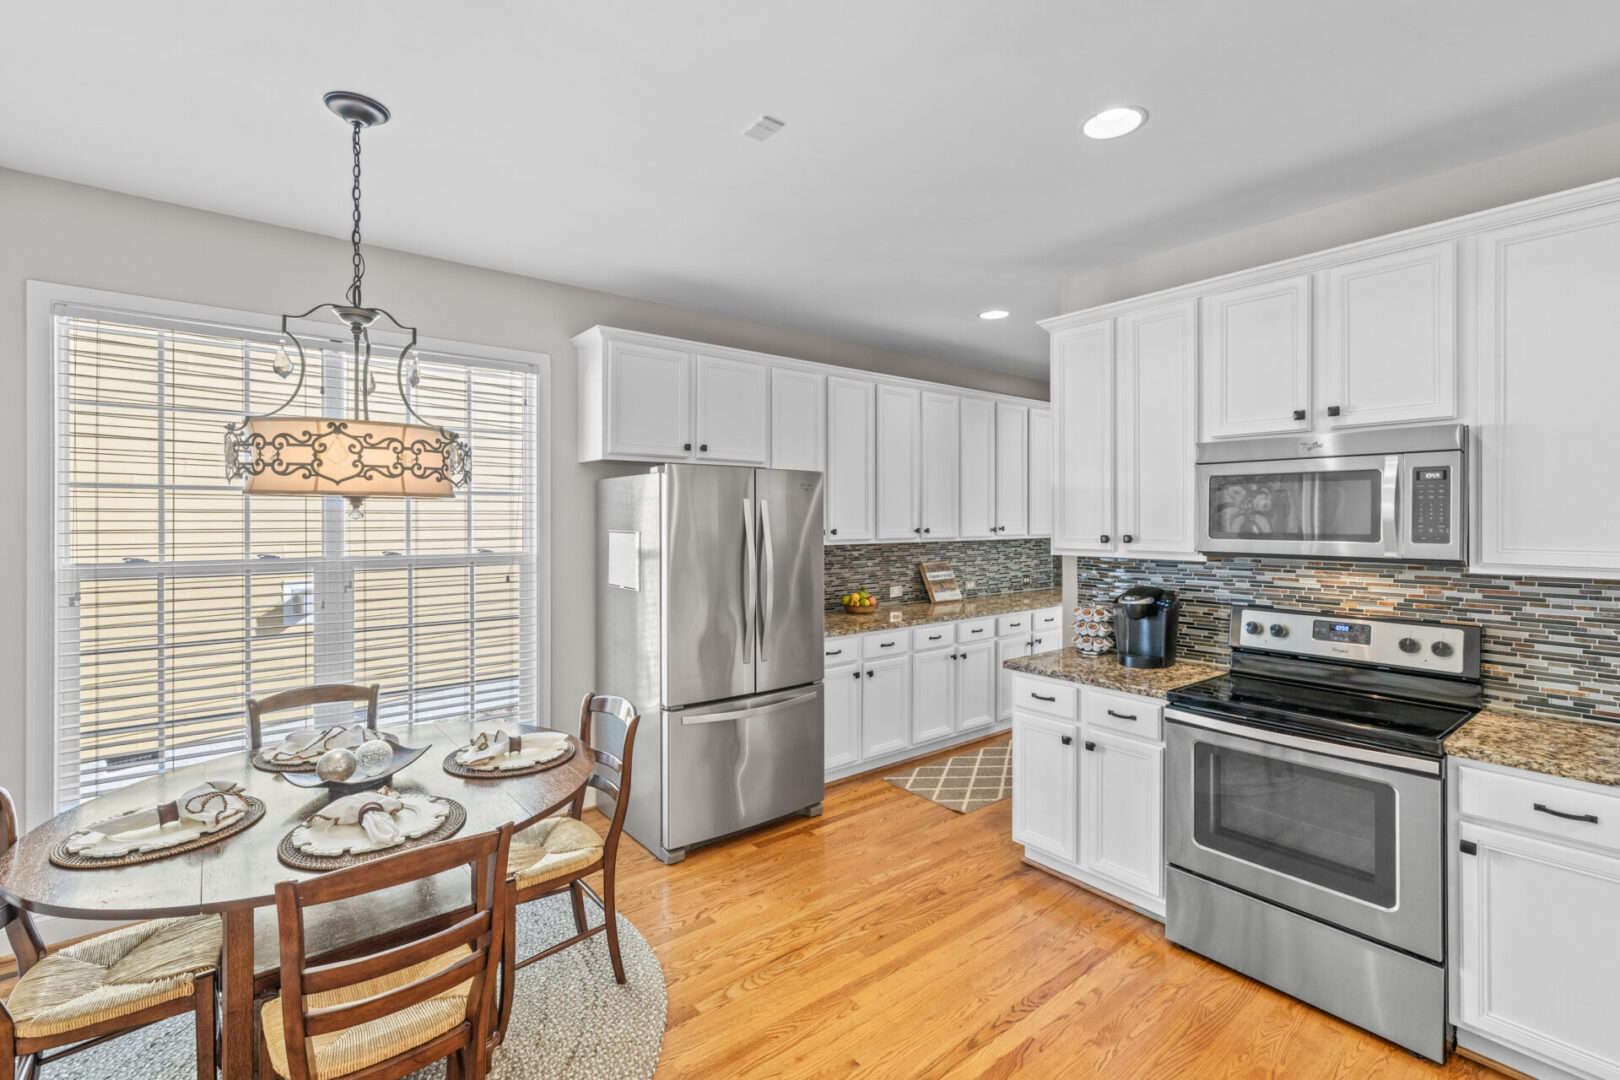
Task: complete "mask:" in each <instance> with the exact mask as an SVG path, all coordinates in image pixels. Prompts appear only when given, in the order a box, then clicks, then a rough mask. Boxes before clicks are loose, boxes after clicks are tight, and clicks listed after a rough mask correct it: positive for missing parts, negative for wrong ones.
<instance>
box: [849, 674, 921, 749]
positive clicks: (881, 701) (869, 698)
mask: <svg viewBox="0 0 1620 1080" xmlns="http://www.w3.org/2000/svg"><path fill="white" fill-rule="evenodd" d="M862 667H863V674H864V676H865V677H864V678H863V679H862V680H861V683H862V686H861V757H863V758H869V757H877V756H878V755H880V754H888V753H892V752H893V751H895V750H904V749H905V748H906V747H907V746H909V745H911V657H909V656H890V657H885V658H884V659H882V660H866V661H863V663H862Z"/></svg>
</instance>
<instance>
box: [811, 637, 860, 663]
mask: <svg viewBox="0 0 1620 1080" xmlns="http://www.w3.org/2000/svg"><path fill="white" fill-rule="evenodd" d="M821 655H822V658H823V659H824V660H825V661H826V664H827V666H828V667H837V666H838V665H839V664H853V663H854V662H855V661H857V660H859V659H860V658H861V638H860V635H859V634H844V635H843V636H841V637H830V638H827V639H826V641H825V642H824V643H823V644H822V646H821Z"/></svg>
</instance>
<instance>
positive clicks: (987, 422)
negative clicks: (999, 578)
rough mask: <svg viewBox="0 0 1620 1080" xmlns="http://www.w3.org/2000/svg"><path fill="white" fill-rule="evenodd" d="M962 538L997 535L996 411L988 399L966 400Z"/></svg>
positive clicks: (963, 444)
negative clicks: (995, 529)
mask: <svg viewBox="0 0 1620 1080" xmlns="http://www.w3.org/2000/svg"><path fill="white" fill-rule="evenodd" d="M961 411H962V445H961V454H960V458H961V463H962V485H961V492H962V499H961V507H960V514H961V536H962V539H964V540H976V539H979V538H982V537H988V536H994V535H995V533H993V532H991V531H990V530H991V528H992V527H993V526H994V525H995V523H996V522H995V516H996V412H995V405H994V403H993V402H991V401H990V400H989V399H988V398H976V397H965V398H963V399H962V407H961Z"/></svg>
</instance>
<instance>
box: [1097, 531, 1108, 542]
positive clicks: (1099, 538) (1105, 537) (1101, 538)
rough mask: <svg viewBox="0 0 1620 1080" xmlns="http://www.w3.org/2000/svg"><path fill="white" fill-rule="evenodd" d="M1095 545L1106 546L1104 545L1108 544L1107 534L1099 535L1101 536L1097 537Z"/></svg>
mask: <svg viewBox="0 0 1620 1080" xmlns="http://www.w3.org/2000/svg"><path fill="white" fill-rule="evenodd" d="M1097 543H1099V544H1106V543H1108V534H1107V533H1103V534H1102V535H1101V536H1099V537H1097Z"/></svg>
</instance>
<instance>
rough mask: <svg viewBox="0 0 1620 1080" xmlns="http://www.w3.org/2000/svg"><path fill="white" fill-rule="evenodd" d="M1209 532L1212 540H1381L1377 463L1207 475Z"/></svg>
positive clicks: (1380, 478) (1380, 488) (1380, 476)
mask: <svg viewBox="0 0 1620 1080" xmlns="http://www.w3.org/2000/svg"><path fill="white" fill-rule="evenodd" d="M1206 482H1207V483H1208V484H1209V535H1210V538H1211V539H1214V540H1241V539H1252V538H1261V539H1267V540H1303V541H1310V540H1334V541H1345V542H1359V543H1368V544H1376V543H1378V542H1380V541H1381V540H1382V537H1381V536H1380V532H1381V530H1382V518H1381V515H1380V512H1379V500H1380V497H1381V495H1382V491H1383V483H1384V475H1383V473H1382V472H1380V471H1379V470H1378V469H1349V470H1344V471H1326V472H1283V473H1248V474H1237V475H1227V476H1211V477H1209V478H1208V479H1207V481H1206Z"/></svg>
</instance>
